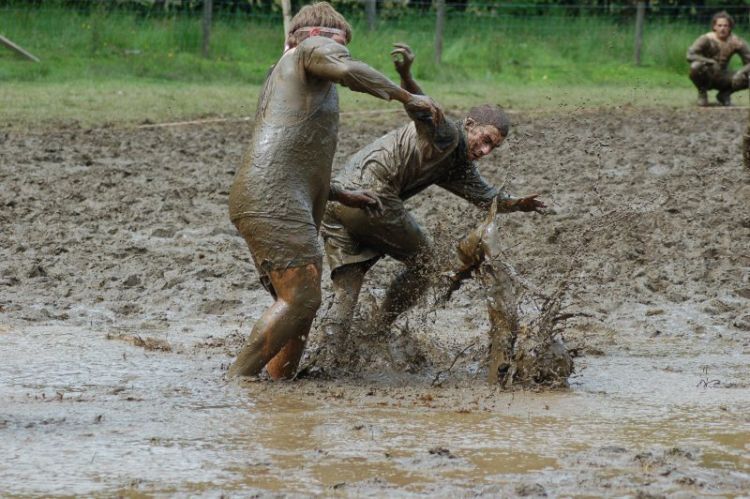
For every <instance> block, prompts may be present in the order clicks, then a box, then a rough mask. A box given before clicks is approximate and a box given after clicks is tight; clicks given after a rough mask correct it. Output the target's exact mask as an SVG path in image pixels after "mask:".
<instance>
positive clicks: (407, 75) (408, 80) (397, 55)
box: [391, 43, 424, 95]
mask: <svg viewBox="0 0 750 499" xmlns="http://www.w3.org/2000/svg"><path fill="white" fill-rule="evenodd" d="M393 46H394V49H393V50H392V51H391V57H392V58H393V66H394V67H395V68H396V72H397V73H398V75H399V76H400V77H401V88H403V89H404V90H406V91H407V92H411V93H412V94H415V95H424V91H423V90H422V87H420V86H419V84H418V83H417V82H416V80H415V79H414V77H413V76H412V74H411V65H412V63H413V62H414V57H415V56H414V51H413V50H412V49H411V47H410V46H408V45H407V44H405V43H394V44H393Z"/></svg>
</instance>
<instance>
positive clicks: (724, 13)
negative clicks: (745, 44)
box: [711, 10, 734, 29]
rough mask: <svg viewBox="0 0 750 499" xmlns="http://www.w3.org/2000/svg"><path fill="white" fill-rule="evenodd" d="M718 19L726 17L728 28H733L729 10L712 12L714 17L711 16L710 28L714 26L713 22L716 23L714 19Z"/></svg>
mask: <svg viewBox="0 0 750 499" xmlns="http://www.w3.org/2000/svg"><path fill="white" fill-rule="evenodd" d="M719 19H726V20H727V21H729V29H734V19H733V18H732V16H730V15H729V12H727V11H726V10H722V11H720V12H717V13H716V14H714V17H712V18H711V27H712V28H713V27H714V24H716V21H718V20H719Z"/></svg>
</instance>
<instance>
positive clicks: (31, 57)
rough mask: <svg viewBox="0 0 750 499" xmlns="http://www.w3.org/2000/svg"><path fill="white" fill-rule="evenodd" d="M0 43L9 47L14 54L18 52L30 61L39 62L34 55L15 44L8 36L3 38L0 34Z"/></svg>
mask: <svg viewBox="0 0 750 499" xmlns="http://www.w3.org/2000/svg"><path fill="white" fill-rule="evenodd" d="M0 45H5V46H6V47H8V48H9V49H11V50H12V51H13V52H15V53H16V54H19V55H21V56H23V57H25V58H26V59H28V60H30V61H34V62H39V58H38V57H37V56H35V55H34V54H32V53H31V52H29V51H27V50H25V49H24V48H23V47H21V46H20V45H17V44H15V43H13V42H12V41H10V40H9V39H8V38H5V37H4V36H3V35H0Z"/></svg>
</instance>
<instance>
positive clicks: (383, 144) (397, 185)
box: [310, 44, 545, 368]
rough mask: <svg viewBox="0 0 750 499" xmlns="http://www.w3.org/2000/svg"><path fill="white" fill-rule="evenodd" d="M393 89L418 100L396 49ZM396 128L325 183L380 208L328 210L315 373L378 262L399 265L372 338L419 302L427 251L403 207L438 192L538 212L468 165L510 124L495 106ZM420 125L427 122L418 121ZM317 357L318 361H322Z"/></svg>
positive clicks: (530, 201)
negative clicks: (361, 192)
mask: <svg viewBox="0 0 750 499" xmlns="http://www.w3.org/2000/svg"><path fill="white" fill-rule="evenodd" d="M392 55H393V57H394V64H395V66H396V70H397V71H398V73H399V75H400V76H401V85H402V87H404V88H405V89H406V90H408V91H409V92H412V93H415V94H422V93H423V92H422V90H421V88H420V87H419V85H418V84H417V83H416V82H415V81H414V79H413V78H412V75H411V70H410V69H411V64H412V62H413V60H414V55H413V53H412V51H411V49H410V48H409V47H408V46H407V45H404V44H396V48H395V50H394V51H393V52H392ZM410 117H411V118H412V120H413V121H412V123H409V124H407V125H404V126H403V127H401V128H398V129H396V130H394V131H392V132H390V133H388V134H386V135H384V136H382V137H380V138H379V139H377V140H376V141H375V142H373V143H372V144H370V145H368V146H365V147H364V148H363V149H361V150H360V151H359V152H357V153H355V154H354V156H352V157H351V159H349V161H348V162H347V163H346V165H345V166H344V168H343V169H342V171H341V173H339V174H338V175H337V176H336V178H335V179H334V181H333V185H336V186H337V188H338V189H367V190H369V191H370V192H373V193H374V194H375V195H377V197H378V198H379V200H380V201H381V203H382V205H383V209H382V210H380V212H378V213H366V212H363V211H362V210H355V209H352V208H350V207H348V206H345V205H344V204H341V203H329V204H328V206H327V208H326V213H325V216H324V218H323V227H322V229H321V232H322V235H323V240H324V242H325V249H326V254H327V256H328V262H329V264H330V268H331V280H332V283H333V290H334V299H333V304H332V306H331V308H330V309H329V311H328V313H327V314H326V317H325V318H324V320H323V321H322V323H323V330H324V332H325V338H324V340H323V341H324V342H325V343H324V344H322V345H321V350H320V351H318V352H317V353H316V354H315V355H313V356H312V358H311V366H310V367H315V368H323V366H322V365H321V363H320V359H323V358H327V360H326V361H325V363H327V364H330V363H332V364H333V365H334V366H335V363H336V358H337V350H338V348H339V346H340V345H343V344H344V342H346V341H347V337H346V336H347V333H348V329H349V326H350V324H351V320H352V316H353V313H354V308H355V306H356V303H357V298H358V296H359V292H360V289H361V287H362V283H363V281H364V277H365V274H366V273H367V271H368V270H369V269H370V268H371V267H372V266H373V265H374V264H375V263H376V262H377V261H378V260H379V259H380V258H382V257H383V256H386V255H387V256H390V257H392V258H394V259H396V260H398V261H400V262H402V263H403V264H404V269H403V270H402V272H401V273H400V274H399V275H397V276H396V277H395V278H394V279H393V281H392V282H391V284H390V286H389V287H388V290H387V291H386V294H385V297H384V298H383V301H382V304H381V306H380V307H379V312H378V314H379V316H378V317H377V318H376V319H375V321H374V322H375V324H373V327H372V329H373V332H374V333H375V334H382V333H384V332H385V331H386V330H387V329H388V328H389V326H390V325H391V323H392V322H393V321H394V320H396V319H397V318H398V317H399V315H400V314H402V313H403V312H405V311H406V310H408V309H409V308H410V307H411V306H412V305H414V304H415V303H416V301H417V300H418V299H419V298H420V297H421V296H422V295H423V294H424V292H425V290H426V289H427V285H428V282H429V280H430V275H431V274H433V273H434V272H432V271H431V269H430V267H431V266H432V262H433V248H432V243H431V242H430V239H429V238H428V237H427V235H426V234H425V232H424V230H423V229H422V227H421V226H420V225H419V223H418V222H417V220H416V219H415V218H414V217H413V216H412V214H411V213H409V212H408V211H407V210H406V208H405V207H404V201H406V200H407V199H409V198H411V197H412V196H415V195H417V194H418V193H420V192H421V191H423V190H424V189H426V188H427V187H429V186H431V185H438V186H440V187H442V188H444V189H446V190H448V191H450V192H452V193H453V194H456V195H458V196H460V197H462V198H463V199H465V200H467V201H469V202H471V203H473V204H475V205H477V206H480V207H489V206H490V205H491V204H492V201H493V199H495V198H498V201H499V204H498V208H499V211H500V212H506V213H507V212H512V211H525V212H533V211H539V210H541V209H543V208H545V205H544V203H542V202H541V201H539V200H537V199H536V197H537V196H536V195H533V196H528V197H525V198H515V197H513V196H510V195H509V194H508V193H506V192H505V191H503V190H502V189H498V188H496V187H494V186H492V185H490V184H489V183H487V182H486V181H485V180H484V178H482V176H481V175H480V174H479V171H478V170H477V166H476V163H475V161H476V160H479V159H480V158H482V157H483V156H485V155H487V154H489V153H490V152H491V151H492V150H493V149H495V148H496V147H498V146H499V145H500V144H502V143H503V141H504V140H505V137H506V136H507V135H508V131H509V128H510V120H509V119H508V117H507V115H506V114H505V113H504V112H503V110H502V109H500V108H499V107H497V106H494V105H489V104H486V105H483V106H478V107H475V108H472V109H471V110H470V111H469V114H468V116H466V117H465V118H464V119H462V120H459V121H455V122H453V121H450V120H448V119H445V120H443V121H442V122H440V123H435V122H434V121H431V120H429V116H424V115H419V114H410ZM425 118H427V119H425ZM323 356H325V357H323Z"/></svg>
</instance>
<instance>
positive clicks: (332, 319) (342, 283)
mask: <svg viewBox="0 0 750 499" xmlns="http://www.w3.org/2000/svg"><path fill="white" fill-rule="evenodd" d="M374 262H375V260H373V261H372V262H364V263H356V264H351V265H344V266H343V267H339V268H338V269H336V270H334V271H333V272H332V274H331V282H332V285H333V293H334V296H333V302H332V303H331V307H330V308H329V309H328V311H327V312H326V314H325V316H324V317H323V318H322V320H321V328H322V330H323V338H321V340H320V344H319V345H318V348H317V350H315V351H314V352H312V353H311V354H310V361H309V364H308V366H307V367H308V368H313V369H319V370H322V371H323V372H327V371H328V370H330V369H333V368H336V367H339V366H341V365H342V360H345V359H343V357H344V356H347V355H350V354H351V353H352V351H353V350H352V348H350V347H351V338H350V337H349V330H350V328H351V321H352V317H353V316H354V308H355V307H356V305H357V299H358V298H359V291H360V289H361V288H362V283H363V282H364V278H365V273H367V270H368V269H369V268H370V267H371V266H372V264H373V263H374ZM329 374H330V373H329Z"/></svg>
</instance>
